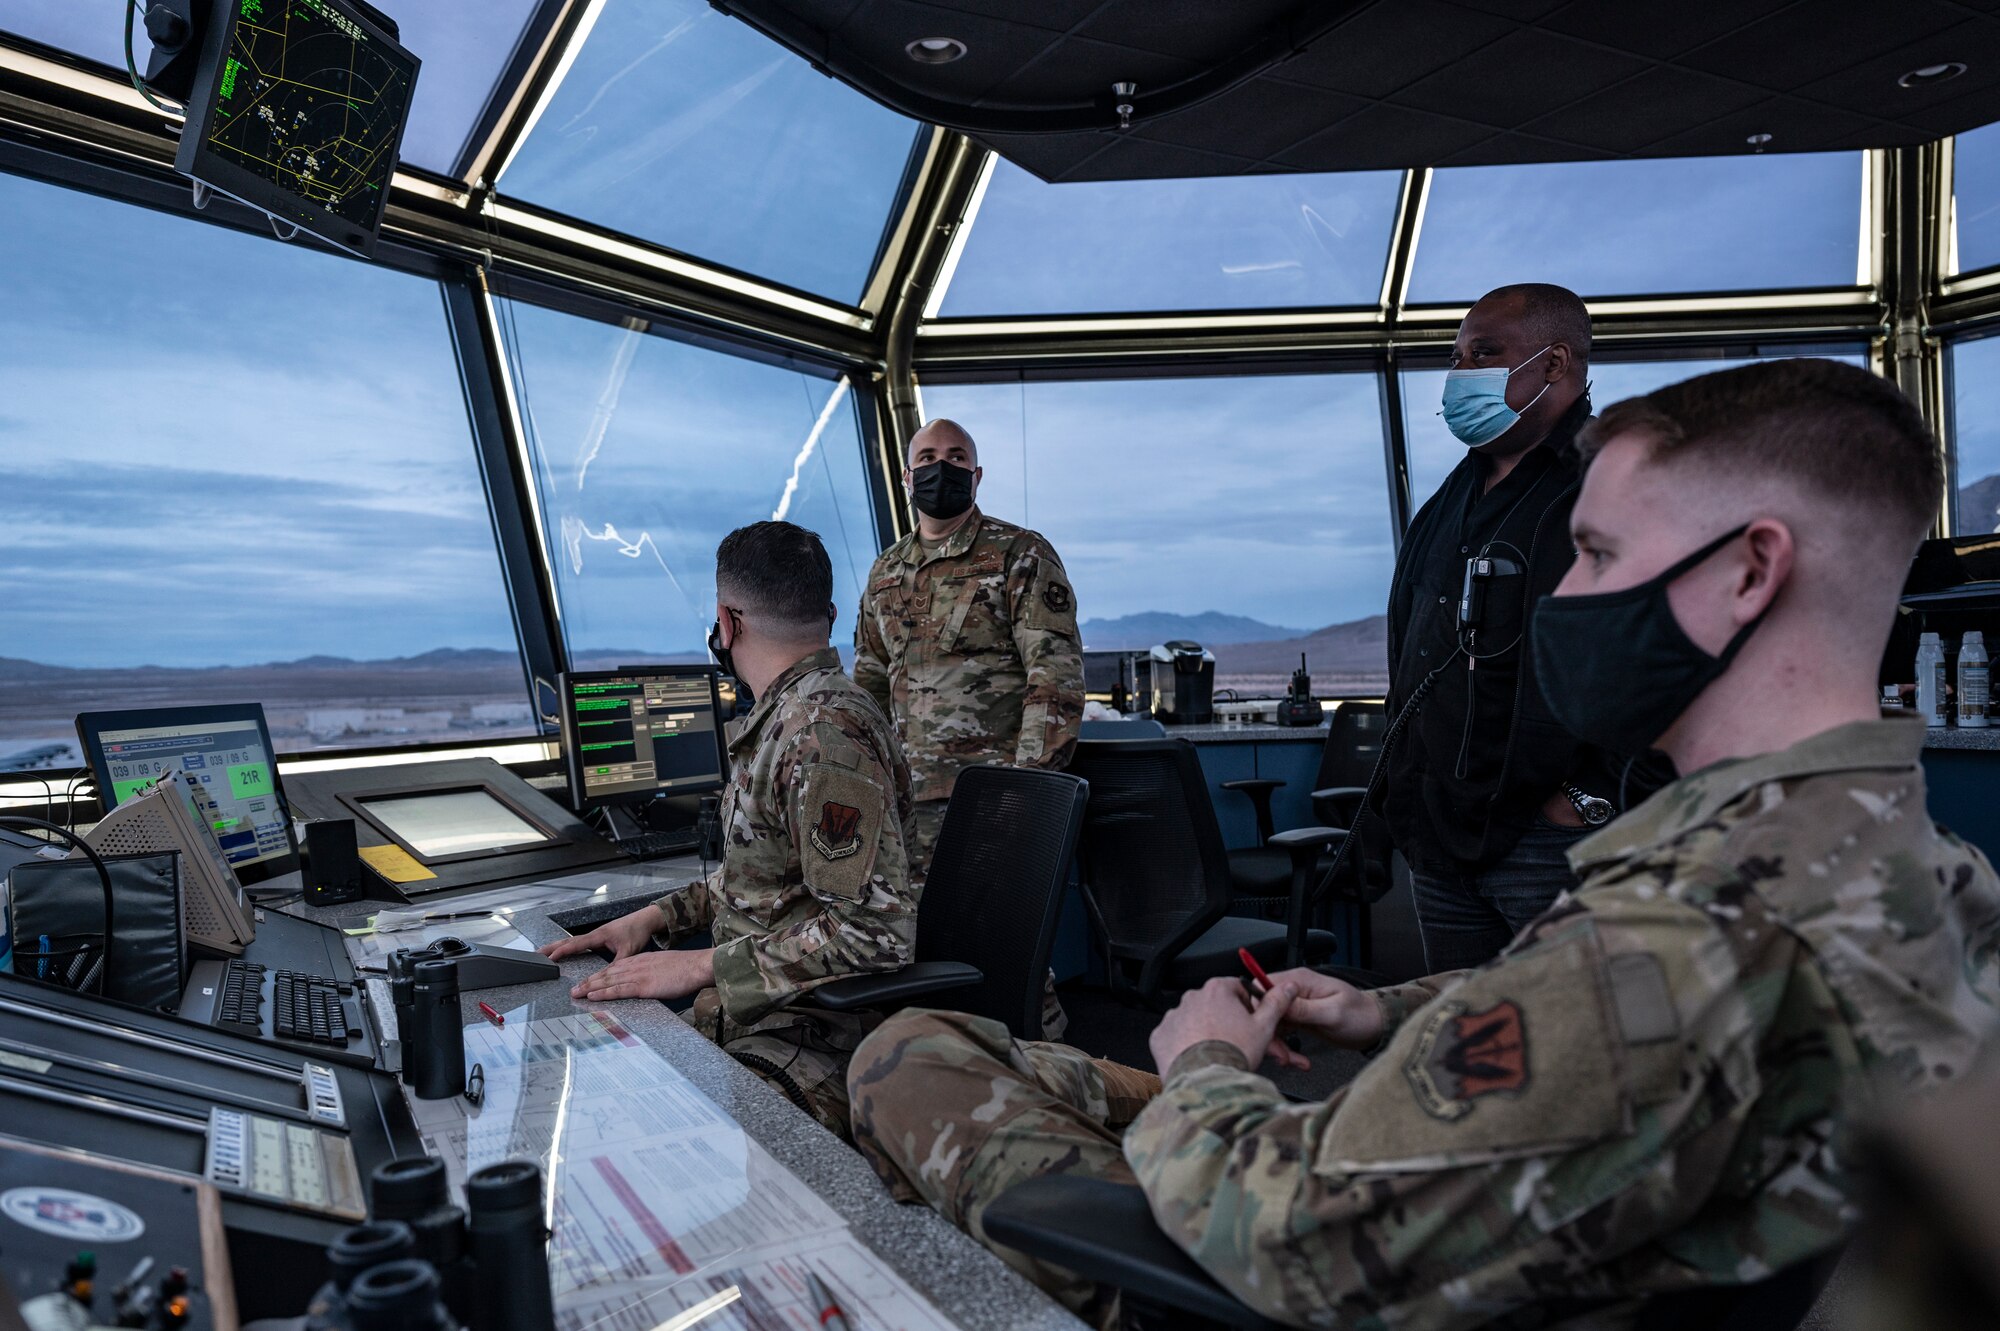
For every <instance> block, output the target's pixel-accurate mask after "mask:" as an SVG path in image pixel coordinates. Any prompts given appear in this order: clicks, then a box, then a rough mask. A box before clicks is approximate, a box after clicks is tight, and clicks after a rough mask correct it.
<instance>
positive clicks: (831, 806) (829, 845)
mask: <svg viewBox="0 0 2000 1331" xmlns="http://www.w3.org/2000/svg"><path fill="white" fill-rule="evenodd" d="M809 835H810V839H811V841H812V846H813V849H814V850H816V851H818V852H819V853H820V854H822V855H824V856H825V857H826V858H828V859H830V860H844V859H846V858H847V857H848V856H849V855H852V854H853V853H854V852H856V851H857V850H860V849H861V810H859V809H856V808H854V807H852V806H850V805H846V804H836V803H834V802H833V801H832V800H828V801H826V802H825V803H824V804H821V805H820V806H819V821H818V822H816V823H814V824H813V829H812V832H811V833H810V834H809Z"/></svg>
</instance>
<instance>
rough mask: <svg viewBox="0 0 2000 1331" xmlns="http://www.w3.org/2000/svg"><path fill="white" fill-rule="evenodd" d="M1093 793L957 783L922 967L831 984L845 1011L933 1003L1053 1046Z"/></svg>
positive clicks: (1056, 786) (996, 781)
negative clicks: (1047, 1025) (1049, 994)
mask: <svg viewBox="0 0 2000 1331" xmlns="http://www.w3.org/2000/svg"><path fill="white" fill-rule="evenodd" d="M1089 791H1090V787H1089V786H1088V785H1086V784H1085V783H1084V782H1083V781H1081V780H1079V779H1078V778H1076V777H1075V776H1072V775H1069V774H1067V773H1063V772H1045V771H1040V770H1037V769H1033V768H1022V767H969V768H967V769H966V770H965V771H963V772H960V773H959V775H958V781H957V783H956V784H955V785H954V786H953V787H952V793H951V803H950V804H949V805H948V806H947V807H946V809H945V814H944V826H943V827H942V828H940V829H939V831H938V841H937V849H936V850H935V851H934V852H933V853H932V855H931V869H930V876H929V877H928V878H927V879H925V881H924V892H923V899H922V901H921V903H920V904H919V905H918V907H917V946H916V960H915V962H914V963H913V964H911V965H909V966H905V967H904V968H903V969H902V970H899V971H888V972H885V973H883V974H880V975H857V976H854V977H853V978H852V979H846V980H835V981H833V982H832V983H830V984H823V985H820V986H819V987H818V988H816V989H814V990H812V991H811V993H810V994H809V995H808V997H809V998H810V999H811V1000H813V1001H815V1002H817V1003H818V1004H819V1005H820V1006H821V1007H825V1008H829V1009H832V1010H833V1011H835V1012H848V1011H853V1010H856V1009H863V1008H866V1009H872V1010H875V1011H890V1010H893V1009H895V1008H900V1007H905V1006H907V1005H909V1004H911V1003H914V1002H918V1001H920V1000H927V999H930V998H933V997H935V998H938V999H939V1001H940V1002H941V1003H943V1004H945V1005H947V1006H949V1007H952V1008H954V1009H956V1010H958V1011H961V1012H970V1013H972V1014H973V1015H974V1016H980V1017H990V1018H992V1019H993V1020H995V1021H998V1022H1003V1023H1005V1025H1006V1027H1007V1029H1008V1030H1009V1031H1011V1032H1013V1034H1014V1036H1015V1037H1016V1038H1018V1039H1022V1040H1039V1039H1041V1038H1042V986H1043V977H1045V976H1046V975H1047V974H1048V971H1049V953H1050V951H1051V950H1052V949H1053V948H1054V946H1055V934H1056V919H1057V916H1058V914H1059V913H1060V911H1061V907H1062V896H1063V889H1064V888H1065V887H1067V886H1068V884H1069V870H1070V863H1071V861H1072V860H1073V859H1074V858H1075V856H1076V843H1077V834H1078V829H1079V828H1080V827H1081V826H1082V824H1083V817H1084V806H1085V802H1086V797H1087V796H1088V794H1089Z"/></svg>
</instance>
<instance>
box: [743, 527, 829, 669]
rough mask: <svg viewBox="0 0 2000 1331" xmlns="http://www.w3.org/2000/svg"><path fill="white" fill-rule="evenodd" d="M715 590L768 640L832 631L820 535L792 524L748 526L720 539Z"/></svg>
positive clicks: (816, 635)
mask: <svg viewBox="0 0 2000 1331" xmlns="http://www.w3.org/2000/svg"><path fill="white" fill-rule="evenodd" d="M715 590H716V593H717V595H718V597H719V598H720V599H721V601H722V603H723V604H724V605H730V606H735V607H736V608H737V609H738V610H741V611H743V612H744V613H745V614H747V615H749V616H750V617H751V618H753V619H756V620H759V621H761V623H760V627H761V628H763V629H764V630H765V631H766V632H768V633H770V634H772V635H773V636H777V637H787V636H789V637H794V638H799V639H806V638H812V639H815V640H820V639H824V638H825V637H826V636H827V634H828V631H829V630H830V629H831V627H832V621H831V620H830V619H829V618H828V616H827V611H828V609H829V608H831V607H832V605H833V561H832V560H831V559H828V558H827V555H826V546H825V545H823V544H822V543H821V542H820V539H819V537H818V536H816V535H814V534H813V533H812V532H809V531H807V530H806V529H805V528H804V527H801V526H798V525H796V524H795V523H790V522H753V523H751V524H750V525H749V526H747V527H738V528H737V529H736V530H735V531H733V532H731V533H729V535H727V536H725V537H723V538H722V544H721V545H718V546H717V547H715Z"/></svg>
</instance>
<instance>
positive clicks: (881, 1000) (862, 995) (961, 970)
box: [806, 961, 986, 1012]
mask: <svg viewBox="0 0 2000 1331" xmlns="http://www.w3.org/2000/svg"><path fill="white" fill-rule="evenodd" d="M985 978H986V976H985V975H984V974H983V973H982V972H981V971H980V969H979V967H977V966H968V965H967V964H966V963H964V962H962V961H919V962H915V963H913V964H912V965H908V966H905V967H903V969H901V970H899V971H883V972H881V973H880V974H879V975H856V976H854V977H852V978H851V979H846V980H830V981H828V982H827V983H825V984H823V985H820V986H819V987H818V988H816V989H812V990H809V991H808V992H807V993H806V999H807V1001H809V1002H813V1003H817V1004H819V1005H820V1006H821V1007H823V1008H828V1009H830V1010H832V1011H834V1012H856V1011H860V1010H863V1009H867V1008H876V1009H881V1008H899V1007H907V1006H908V1005H909V1004H911V1003H914V1002H916V1001H917V1000H918V999H920V998H929V997H930V996H931V995H932V994H943V993H949V992H951V991H952V990H954V989H964V988H966V987H967V986H969V985H975V984H978V983H979V982H980V981H981V980H983V979H985Z"/></svg>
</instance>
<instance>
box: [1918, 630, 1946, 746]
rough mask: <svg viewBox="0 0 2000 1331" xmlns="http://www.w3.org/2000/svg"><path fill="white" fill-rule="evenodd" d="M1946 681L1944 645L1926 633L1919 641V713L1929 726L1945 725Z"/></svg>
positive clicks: (1936, 637) (1932, 635)
mask: <svg viewBox="0 0 2000 1331" xmlns="http://www.w3.org/2000/svg"><path fill="white" fill-rule="evenodd" d="M1944 680H1945V675H1944V644H1943V643H1942V642H1940V641H1939V640H1938V635H1937V634H1935V633H1926V634H1924V635H1923V636H1921V637H1919V638H1918V639H1917V711H1918V712H1919V713H1920V714H1921V715H1922V716H1923V718H1924V724H1925V725H1927V726H1941V725H1943V724H1944V723H1945V719H1944V698H1945V688H1944Z"/></svg>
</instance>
